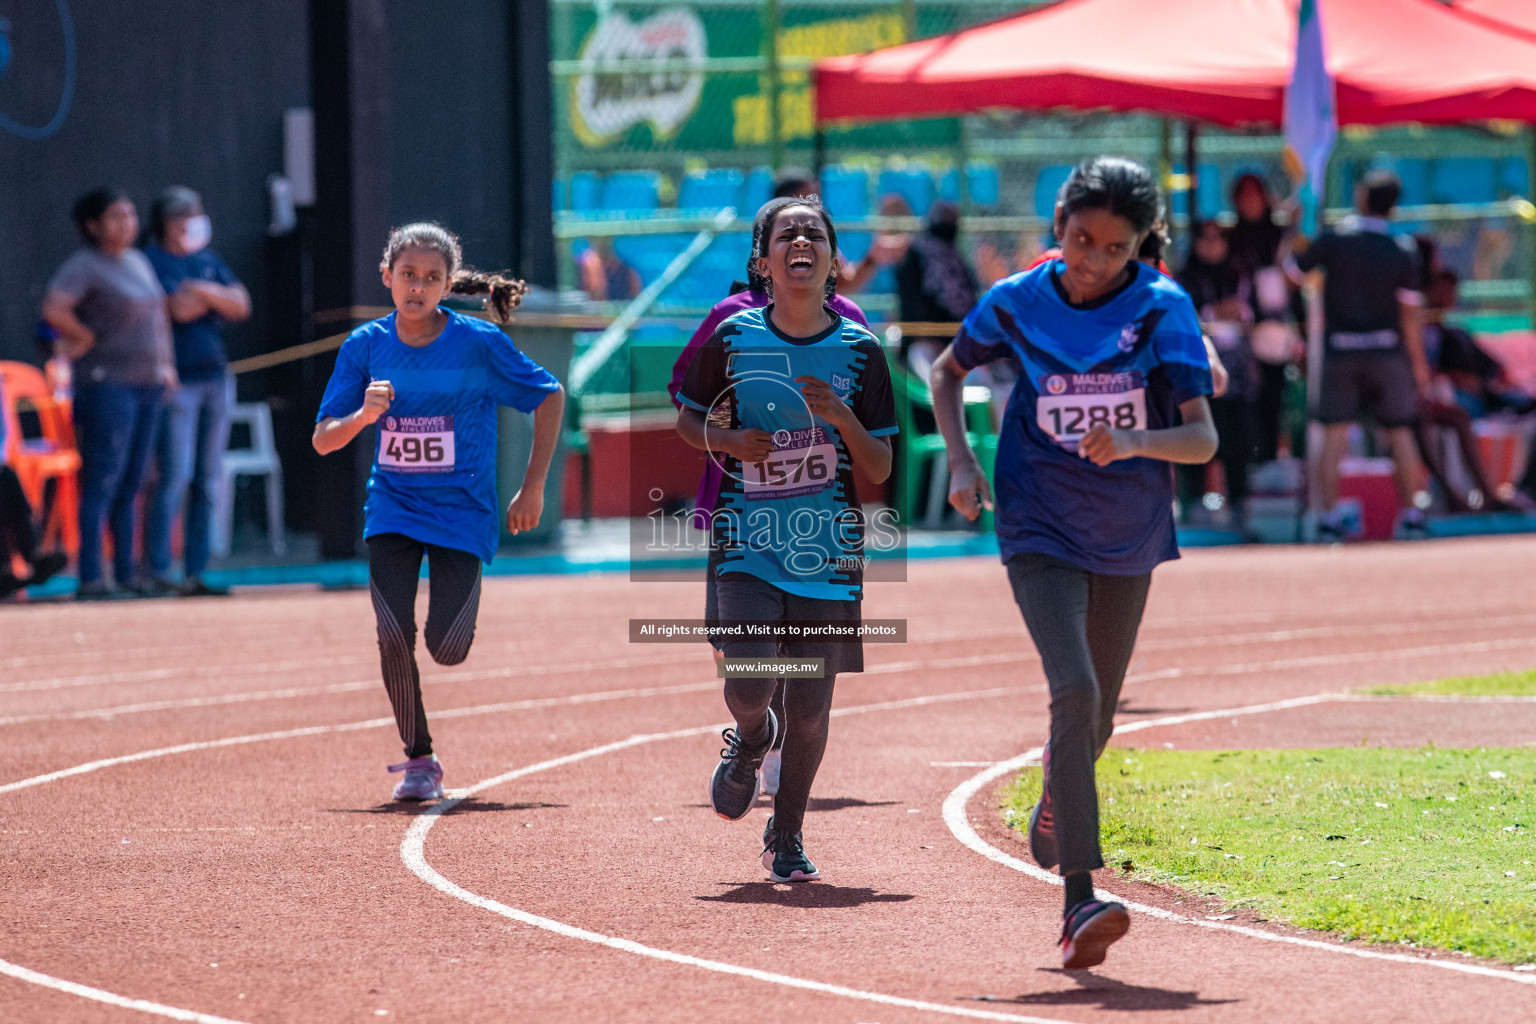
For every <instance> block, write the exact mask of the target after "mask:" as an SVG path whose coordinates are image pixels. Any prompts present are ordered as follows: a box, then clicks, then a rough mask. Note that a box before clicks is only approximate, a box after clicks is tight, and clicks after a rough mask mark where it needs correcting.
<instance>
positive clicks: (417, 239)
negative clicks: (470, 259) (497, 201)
mask: <svg viewBox="0 0 1536 1024" xmlns="http://www.w3.org/2000/svg"><path fill="white" fill-rule="evenodd" d="M407 249H426V250H427V251H429V252H435V253H437V254H438V255H439V256H441V257H442V258H443V262H444V263H446V264H447V265H448V290H449V291H450V292H452V293H453V294H455V295H486V296H487V298H486V300H485V303H484V308H485V311H486V312H487V313H489V314H490V315H491V319H492V320H494V321H495V322H496V323H499V324H505V323H510V322H511V320H512V312H513V310H515V309H517V307H518V304H519V303H521V302H522V301H523V296H524V295H526V294H527V292H528V285H527V284H526V283H525V282H523V281H521V280H519V279H518V278H515V277H511V276H509V275H508V274H507V273H506V272H502V273H499V274H488V273H486V272H485V271H483V270H474V269H472V268H470V267H466V266H464V249H463V246H461V245H460V243H459V236H458V235H455V234H454V233H453V232H451V231H449V230H448V229H447V228H445V227H443V226H442V225H441V224H435V223H428V222H425V221H423V222H419V223H416V224H406V225H405V226H404V227H398V228H395V229H394V230H393V231H391V232H390V233H389V241H388V242H386V243H385V245H384V260H383V262H382V263H380V264H379V269H380V270H390V269H393V267H394V265H395V261H396V260H397V259H399V258H400V254H401V253H402V252H404V251H405V250H407Z"/></svg>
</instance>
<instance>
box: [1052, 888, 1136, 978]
mask: <svg viewBox="0 0 1536 1024" xmlns="http://www.w3.org/2000/svg"><path fill="white" fill-rule="evenodd" d="M1130 928H1131V915H1130V912H1129V911H1127V910H1126V909H1125V905H1124V904H1121V903H1105V902H1104V901H1103V900H1084V901H1083V902H1081V903H1079V904H1078V905H1077V906H1075V907H1073V908H1072V909H1071V911H1069V912H1068V914H1067V916H1066V919H1065V920H1064V921H1062V923H1061V966H1062V968H1063V969H1064V970H1068V971H1080V970H1082V969H1083V968H1085V967H1097V966H1098V965H1099V964H1101V963H1103V962H1104V951H1105V950H1107V949H1108V948H1109V947H1110V945H1111V944H1112V943H1114V942H1115V941H1116V940H1117V939H1119V938H1121V937H1122V936H1124V935H1125V933H1126V932H1128V931H1130Z"/></svg>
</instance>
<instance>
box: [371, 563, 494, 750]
mask: <svg viewBox="0 0 1536 1024" xmlns="http://www.w3.org/2000/svg"><path fill="white" fill-rule="evenodd" d="M423 555H425V556H426V557H427V561H428V574H429V576H430V582H429V589H428V595H429V603H428V605H427V628H426V640H427V651H428V653H430V654H431V655H432V660H433V661H435V662H437V663H438V664H439V665H457V664H459V662H461V661H463V660H464V659H465V658H467V657H468V656H469V645H470V644H472V643H474V641H475V616H476V614H478V612H479V610H480V559H479V558H478V557H477V556H475V555H472V554H470V553H469V552H467V551H459V550H457V549H456V548H445V547H439V546H438V545H436V544H423V543H422V542H421V541H419V540H413V539H411V538H410V537H407V536H405V535H404V534H402V533H380V534H375V535H374V536H372V537H369V538H368V586H369V589H370V590H371V591H372V593H373V613H374V615H375V617H376V618H377V619H378V625H379V661H380V663H381V665H382V666H383V669H384V688H385V689H386V690H387V691H389V703H390V704H391V705H392V706H393V707H394V709H395V724H396V725H397V726H398V727H399V729H400V742H402V743H404V744H405V756H406V757H426V756H427V755H428V754H430V753H432V735H431V734H430V733H429V732H427V712H426V709H425V708H423V707H422V705H421V673H420V672H419V671H418V670H417V668H416V584H417V582H418V580H419V578H420V576H421V559H422V556H423Z"/></svg>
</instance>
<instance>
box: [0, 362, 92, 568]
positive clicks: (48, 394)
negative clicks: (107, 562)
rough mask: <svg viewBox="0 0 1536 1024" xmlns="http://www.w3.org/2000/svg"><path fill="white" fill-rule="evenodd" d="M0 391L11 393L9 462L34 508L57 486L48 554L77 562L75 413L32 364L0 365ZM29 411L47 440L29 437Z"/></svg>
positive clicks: (46, 533)
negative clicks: (61, 553) (53, 551)
mask: <svg viewBox="0 0 1536 1024" xmlns="http://www.w3.org/2000/svg"><path fill="white" fill-rule="evenodd" d="M0 391H3V392H4V393H5V408H4V409H0V415H3V416H4V417H5V426H6V431H5V433H6V447H5V452H4V453H3V454H4V459H5V462H6V464H7V465H9V466H10V467H11V468H12V469H13V470H15V471H16V476H17V478H18V479H19V480H20V481H21V489H22V491H23V492H24V493H25V494H26V496H27V500H28V501H30V502H31V503H32V507H33V508H34V509H40V508H43V507H44V506H43V499H44V496H45V494H46V491H47V485H48V481H50V480H53V481H56V483H55V485H54V495H53V502H52V503H51V504H50V505H49V506H48V507H47V509H46V511H45V517H44V521H43V537H42V544H43V547H44V549H47V548H50V547H53V546H55V545H57V546H60V547H62V548H63V549H64V550H65V551H67V552H68V553H69V554H70V556H71V557H73V556H75V555H77V554H79V551H80V483H79V473H80V452H79V451H78V450H77V449H76V447H75V428H74V421H73V415H72V410H71V409H70V407H69V405H68V404H67V403H63V402H58V401H55V399H54V397H53V392H52V391H51V390H50V389H49V387H48V382H47V380H46V379H45V378H44V376H43V372H42V371H41V370H39V369H38V368H37V367H35V366H31V365H29V364H27V363H10V362H0ZM23 410H31V411H33V412H35V413H36V414H37V419H38V424H39V426H40V427H41V431H42V433H41V436H39V437H35V438H28V437H23V436H22V432H21V416H20V413H21V412H22V411H23Z"/></svg>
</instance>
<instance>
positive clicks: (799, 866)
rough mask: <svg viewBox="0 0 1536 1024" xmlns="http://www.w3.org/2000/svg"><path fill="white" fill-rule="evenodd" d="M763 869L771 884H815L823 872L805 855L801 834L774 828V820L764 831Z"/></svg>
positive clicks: (769, 820) (770, 820)
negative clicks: (766, 870) (766, 871)
mask: <svg viewBox="0 0 1536 1024" xmlns="http://www.w3.org/2000/svg"><path fill="white" fill-rule="evenodd" d="M763 867H765V868H767V869H768V881H770V882H814V881H816V880H818V879H819V878H821V872H820V871H817V870H816V865H815V864H812V863H811V858H809V857H807V856H806V855H805V843H804V842H803V841H802V840H801V839H800V833H799V832H791V831H789V830H788V829H782V828H774V827H773V819H772V818H769V819H768V827H767V828H765V829H763Z"/></svg>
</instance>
